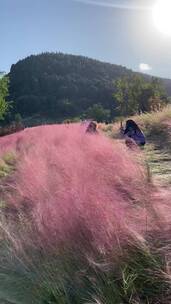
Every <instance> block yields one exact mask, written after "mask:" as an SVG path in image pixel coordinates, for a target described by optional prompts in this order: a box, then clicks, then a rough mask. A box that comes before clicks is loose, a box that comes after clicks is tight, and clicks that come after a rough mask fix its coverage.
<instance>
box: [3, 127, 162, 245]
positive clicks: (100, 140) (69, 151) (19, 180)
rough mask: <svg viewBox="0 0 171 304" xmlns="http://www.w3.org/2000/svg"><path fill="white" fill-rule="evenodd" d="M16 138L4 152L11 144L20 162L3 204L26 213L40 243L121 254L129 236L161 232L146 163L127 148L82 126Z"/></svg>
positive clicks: (49, 129)
mask: <svg viewBox="0 0 171 304" xmlns="http://www.w3.org/2000/svg"><path fill="white" fill-rule="evenodd" d="M11 138H12V143H13V147H12V144H11V145H10V144H9V141H8V137H7V138H6V139H4V140H3V141H2V151H4V150H3V143H4V145H5V147H7V145H9V149H12V148H13V149H14V150H16V153H18V155H19V157H18V159H19V161H18V164H17V170H16V173H15V174H14V175H13V178H12V181H10V184H9V185H8V186H9V190H10V191H9V192H8V193H7V194H6V195H5V201H6V202H7V204H8V205H9V206H11V208H13V209H12V210H14V208H15V209H16V210H18V212H21V210H22V212H23V210H25V211H24V212H26V216H29V221H30V225H32V227H34V231H36V232H35V233H34V239H35V240H36V242H38V239H39V238H40V239H41V240H42V239H43V244H44V246H45V247H46V246H47V247H48V245H50V244H53V245H55V246H59V245H60V244H65V245H67V244H71V246H73V247H77V246H78V247H79V248H81V247H82V248H83V249H84V250H87V251H89V248H95V249H97V250H104V249H112V248H113V247H116V251H117V250H118V249H117V248H120V246H121V245H122V243H123V242H125V241H126V240H128V238H129V236H132V235H133V234H135V235H137V234H138V233H141V234H142V235H144V234H145V233H146V232H147V230H150V229H153V228H154V226H155V225H156V223H155V220H156V219H153V214H152V212H151V210H152V209H153V206H152V205H150V208H152V209H149V208H148V207H147V205H148V204H149V200H150V189H149V185H148V183H147V178H146V172H145V169H144V168H143V166H142V164H141V163H140V156H139V155H138V154H137V153H136V152H133V151H130V150H129V149H128V148H127V147H126V146H124V145H123V144H121V143H119V142H117V141H116V142H112V141H111V140H110V139H108V138H106V137H104V136H103V135H102V134H97V135H93V134H86V133H85V126H84V125H80V124H71V125H51V126H43V127H37V128H32V129H28V130H25V131H23V132H20V135H19V134H18V135H13V136H12V137H11ZM141 162H142V161H141ZM150 204H151V203H150ZM27 212H28V213H29V214H28V213H27ZM31 223H32V224H31ZM27 237H29V236H28V235H27ZM31 238H32V235H31V237H30V242H31Z"/></svg>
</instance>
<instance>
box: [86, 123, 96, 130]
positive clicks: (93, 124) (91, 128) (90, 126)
mask: <svg viewBox="0 0 171 304" xmlns="http://www.w3.org/2000/svg"><path fill="white" fill-rule="evenodd" d="M86 132H87V133H97V124H96V123H95V122H94V121H91V122H90V123H89V125H88V127H87V129H86Z"/></svg>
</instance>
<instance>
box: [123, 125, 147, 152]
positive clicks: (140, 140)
mask: <svg viewBox="0 0 171 304" xmlns="http://www.w3.org/2000/svg"><path fill="white" fill-rule="evenodd" d="M123 134H124V136H125V137H126V140H127V139H128V138H131V139H132V140H133V141H134V142H135V143H136V144H137V145H138V146H144V145H145V143H146V140H145V136H144V134H143V132H142V131H141V130H140V128H139V126H138V125H137V124H136V123H135V121H133V120H132V119H129V120H127V121H126V128H125V130H123Z"/></svg>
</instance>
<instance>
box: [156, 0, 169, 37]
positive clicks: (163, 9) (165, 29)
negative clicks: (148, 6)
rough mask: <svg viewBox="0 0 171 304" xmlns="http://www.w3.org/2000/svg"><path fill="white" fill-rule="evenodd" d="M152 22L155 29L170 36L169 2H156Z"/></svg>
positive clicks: (164, 0)
mask: <svg viewBox="0 0 171 304" xmlns="http://www.w3.org/2000/svg"><path fill="white" fill-rule="evenodd" d="M153 20H154V24H155V26H156V27H157V29H158V30H159V31H160V32H161V33H163V34H165V35H168V36H171V0H158V1H157V3H156V5H155V6H154V9H153Z"/></svg>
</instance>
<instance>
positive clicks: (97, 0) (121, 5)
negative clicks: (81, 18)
mask: <svg viewBox="0 0 171 304" xmlns="http://www.w3.org/2000/svg"><path fill="white" fill-rule="evenodd" d="M73 1H76V2H81V3H85V4H90V5H97V6H104V7H111V8H117V9H126V10H149V9H150V7H149V6H142V5H135V3H134V4H133V3H132V4H131V3H129V2H127V1H126V2H125V1H118V0H115V1H114V0H113V1H112V0H107V1H106V0H105V1H104V0H73Z"/></svg>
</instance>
